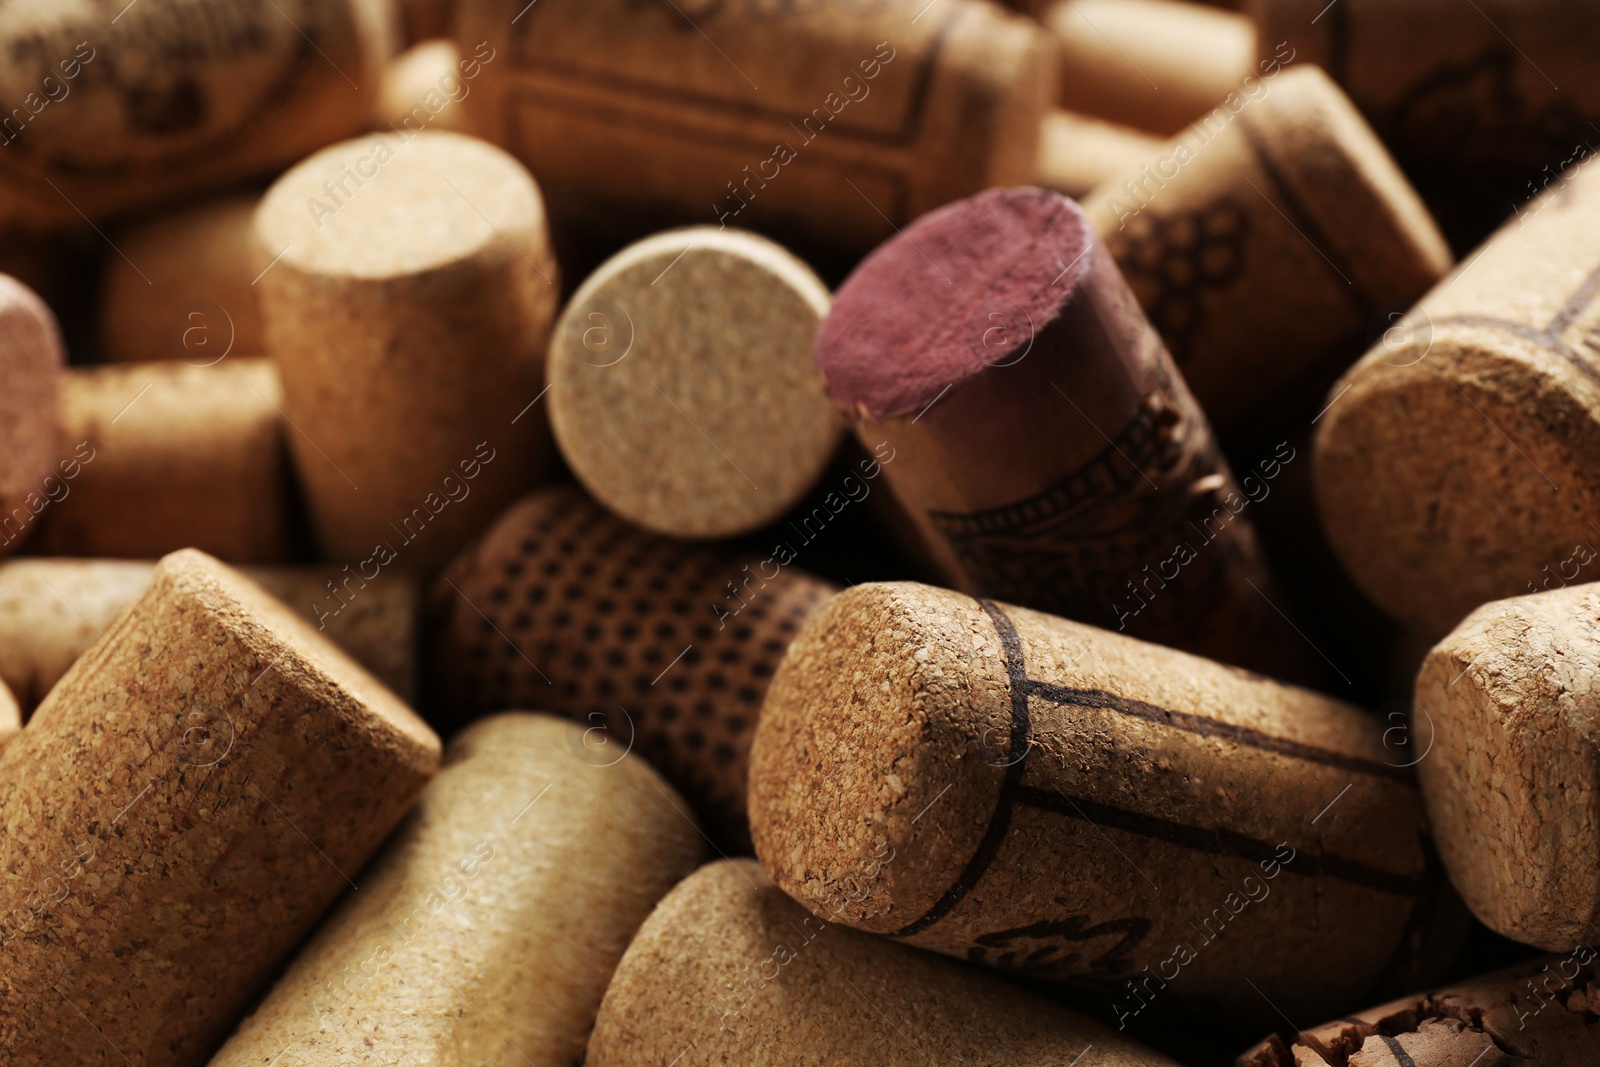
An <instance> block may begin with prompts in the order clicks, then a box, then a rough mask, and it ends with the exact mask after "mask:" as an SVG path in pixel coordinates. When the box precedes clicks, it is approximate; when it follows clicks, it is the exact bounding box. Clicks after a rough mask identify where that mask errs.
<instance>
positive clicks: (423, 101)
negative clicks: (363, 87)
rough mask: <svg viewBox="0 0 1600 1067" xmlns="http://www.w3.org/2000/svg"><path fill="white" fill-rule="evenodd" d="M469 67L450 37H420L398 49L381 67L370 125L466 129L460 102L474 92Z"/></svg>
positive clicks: (389, 128) (378, 126)
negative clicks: (418, 40) (408, 46)
mask: <svg viewBox="0 0 1600 1067" xmlns="http://www.w3.org/2000/svg"><path fill="white" fill-rule="evenodd" d="M469 69H471V68H470V67H469V66H468V61H463V60H462V58H461V50H460V49H459V48H457V47H456V44H455V42H454V41H449V40H431V41H423V42H422V43H421V44H416V45H413V46H411V47H410V48H408V49H406V50H405V51H404V52H401V53H400V54H399V55H397V56H395V57H394V58H393V59H391V60H390V61H389V63H388V65H387V66H385V67H384V68H383V90H382V91H381V92H380V93H379V94H378V102H377V105H376V108H375V110H374V111H373V123H372V125H373V127H374V128H375V129H378V130H399V129H402V128H404V129H407V130H417V131H420V130H424V129H429V130H446V131H449V132H452V133H462V132H464V131H465V129H466V121H465V119H464V118H463V117H462V114H461V108H460V106H459V105H460V102H461V101H462V100H464V99H466V98H467V96H468V95H469V94H470V93H471V92H472V82H471V81H470V80H469V79H468V78H466V77H464V75H465V74H466V72H467V70H469Z"/></svg>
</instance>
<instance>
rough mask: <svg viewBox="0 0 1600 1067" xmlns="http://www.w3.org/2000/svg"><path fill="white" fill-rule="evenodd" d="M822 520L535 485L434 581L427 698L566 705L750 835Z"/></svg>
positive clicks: (468, 710)
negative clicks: (690, 532)
mask: <svg viewBox="0 0 1600 1067" xmlns="http://www.w3.org/2000/svg"><path fill="white" fill-rule="evenodd" d="M878 470H879V468H874V467H873V466H871V465H870V464H867V465H865V466H864V467H863V468H860V469H859V470H858V474H856V475H851V476H850V477H848V478H846V479H844V480H843V481H842V482H841V485H840V491H839V493H838V494H836V495H834V496H832V497H831V498H825V499H824V505H823V507H824V508H825V507H830V506H838V507H841V508H842V507H843V506H844V504H843V503H842V501H844V500H846V499H847V497H846V496H845V494H850V496H851V497H855V498H860V497H862V496H863V494H866V493H871V492H875V491H880V490H875V489H874V487H873V483H872V478H869V477H868V476H867V472H868V471H872V472H874V473H873V475H872V477H873V478H875V477H876V473H877V471H878ZM880 484H881V483H880ZM819 511H822V509H821V508H819ZM829 518H830V516H829V515H828V513H827V512H826V511H823V513H822V514H820V515H819V514H810V515H805V516H801V517H800V518H799V519H798V520H797V521H798V522H799V523H800V524H801V525H800V526H799V527H797V528H796V530H795V531H794V532H793V536H790V537H788V538H787V539H786V540H784V541H783V542H781V543H780V544H777V545H773V546H771V548H770V549H769V550H768V551H766V552H763V553H749V552H735V551H728V550H726V549H712V548H709V547H702V546H697V545H688V544H684V543H683V542H680V541H672V540H668V539H667V538H663V537H656V536H654V535H651V534H648V533H645V532H644V531H642V530H639V529H638V528H637V527H634V526H630V525H628V524H627V523H625V522H622V521H620V520H619V519H617V518H615V517H613V516H612V515H611V514H609V513H608V512H607V511H606V510H605V509H604V508H602V507H600V506H599V505H598V504H596V503H595V502H594V501H592V500H590V499H589V498H588V497H586V496H584V495H583V493H582V492H581V491H580V490H578V489H576V488H572V487H552V488H548V489H542V490H540V491H539V492H537V493H534V494H533V495H531V496H529V497H527V498H526V499H524V500H523V501H521V502H520V503H518V504H517V505H516V506H515V507H513V508H512V509H511V510H509V511H508V512H506V514H505V515H503V516H502V517H501V518H500V519H499V521H497V522H496V523H495V524H494V525H493V526H492V527H490V528H489V530H488V531H487V532H486V533H485V534H484V535H483V538H482V540H480V541H479V542H478V543H477V544H475V545H474V546H473V547H472V548H471V549H469V550H468V551H467V552H465V553H463V554H462V556H461V557H460V558H459V559H457V560H456V561H455V562H454V563H452V564H451V565H450V567H449V569H448V570H446V571H445V573H444V575H443V576H442V577H441V578H440V579H439V581H438V582H437V583H435V585H434V587H433V590H432V592H431V594H430V596H429V610H428V626H427V640H426V644H427V647H428V649H429V675H430V678H431V680H432V683H433V688H434V692H433V693H432V694H431V695H432V701H431V703H432V705H433V706H434V707H436V708H438V709H440V711H441V714H442V715H443V716H444V717H445V718H446V719H447V720H449V721H467V720H470V719H472V718H475V717H477V716H480V715H486V714H490V713H492V712H495V711H499V710H501V709H504V708H508V707H509V708H516V707H541V708H546V709H548V710H550V711H554V712H559V713H560V714H563V715H565V716H567V717H568V718H571V719H575V720H577V721H578V722H580V723H582V724H583V725H584V726H586V727H588V728H589V729H588V732H587V733H586V735H585V737H586V738H587V743H588V745H589V747H590V750H591V753H592V754H591V758H592V759H593V760H594V761H595V762H597V763H602V764H603V763H606V762H609V761H611V760H614V759H616V758H618V757H619V756H620V754H621V753H622V752H624V751H628V750H633V751H637V752H638V753H640V754H641V755H643V756H645V757H646V758H647V759H649V760H650V762H651V763H652V764H653V765H655V766H656V767H659V768H660V769H661V771H662V773H663V774H665V775H666V776H667V779H668V780H669V781H671V782H672V783H673V785H675V786H676V787H677V788H678V789H679V790H681V791H682V792H683V794H684V796H686V797H687V798H688V799H689V802H690V803H691V804H693V805H694V808H695V810H696V811H697V812H698V813H699V814H700V817H701V819H702V820H703V821H704V822H705V824H706V827H707V829H708V830H709V831H710V832H711V833H712V835H713V836H714V837H716V838H717V839H718V840H719V841H721V842H723V843H725V844H726V845H728V846H729V847H733V848H739V849H741V850H748V848H749V841H750V838H749V824H748V821H747V819H746V816H745V778H746V775H747V773H748V767H749V759H750V740H751V738H752V737H753V736H754V734H755V726H756V720H757V717H758V716H759V715H760V714H761V700H762V697H763V696H764V695H765V693H766V689H767V683H768V682H769V681H770V680H771V678H772V673H773V671H774V670H776V669H777V666H778V662H779V660H780V659H781V658H782V657H783V653H784V650H785V649H787V648H788V647H789V642H790V641H791V640H792V639H793V637H794V635H795V634H796V633H797V632H798V631H799V629H800V626H801V624H802V623H804V622H805V620H806V619H807V618H808V617H810V615H811V614H812V612H814V611H815V610H816V608H817V606H818V605H819V604H821V603H822V602H823V601H824V600H826V599H827V598H828V597H829V596H830V595H832V593H833V592H834V588H835V587H834V586H833V585H832V584H831V583H829V582H825V581H823V580H822V579H820V578H817V577H814V576H813V575H811V574H808V573H807V572H806V571H805V570H804V569H803V568H802V566H801V565H800V564H799V563H797V562H796V560H797V559H800V560H803V558H804V553H805V551H806V546H807V544H808V543H809V540H810V539H812V538H815V537H817V536H819V535H820V534H821V532H822V531H823V529H825V528H826V527H825V524H826V523H827V522H828V521H829ZM3 573H4V572H3V571H0V574H3ZM0 655H3V650H0Z"/></svg>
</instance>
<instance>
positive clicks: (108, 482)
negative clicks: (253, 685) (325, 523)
mask: <svg viewBox="0 0 1600 1067" xmlns="http://www.w3.org/2000/svg"><path fill="white" fill-rule="evenodd" d="M61 393H62V396H61V421H62V429H63V434H64V439H65V440H66V441H68V442H71V447H72V450H73V455H75V456H76V457H77V458H78V459H79V460H81V461H82V462H81V463H78V464H74V466H76V467H77V468H78V473H77V476H76V477H74V478H72V479H70V480H67V481H63V482H62V487H61V489H60V490H59V492H60V494H61V495H60V496H59V497H58V498H57V499H55V500H54V501H53V502H52V503H51V505H50V507H49V508H48V509H46V511H45V513H44V514H43V515H42V516H41V517H40V522H39V535H38V539H37V544H38V546H39V548H40V549H42V550H43V551H44V552H47V553H51V554H54V555H63V556H114V557H121V558H124V559H149V558H153V557H156V556H160V555H161V554H163V553H166V552H175V551H177V550H178V549H180V548H198V549H200V550H201V551H203V552H208V553H211V554H212V555H215V556H217V557H219V558H221V559H225V560H227V561H228V562H230V563H274V562H278V561H281V560H284V559H287V558H288V557H289V556H290V555H291V553H292V552H293V551H294V548H295V543H296V538H297V535H298V523H299V519H298V513H297V511H296V508H297V506H298V505H297V501H296V499H295V490H294V482H293V475H292V473H291V471H290V469H289V454H288V450H287V449H286V448H285V442H284V437H285V435H286V434H289V433H291V432H292V431H291V430H290V429H289V428H288V427H287V426H285V425H284V421H283V415H282V406H281V405H282V403H283V392H282V386H281V384H280V383H279V380H278V368H277V365H276V364H275V363H274V361H272V360H270V359H259V358H257V359H228V360H224V361H223V362H221V363H218V364H216V365H215V366H209V367H207V366H192V365H186V364H185V363H184V362H182V361H179V360H159V361H155V362H152V363H129V364H122V365H119V366H107V367H87V368H75V369H73V370H71V371H69V372H68V373H67V375H66V377H65V379H64V381H63V383H62V390H61Z"/></svg>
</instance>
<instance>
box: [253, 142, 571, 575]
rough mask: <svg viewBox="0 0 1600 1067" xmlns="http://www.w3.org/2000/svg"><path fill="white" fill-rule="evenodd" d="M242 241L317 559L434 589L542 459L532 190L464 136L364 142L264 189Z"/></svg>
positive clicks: (545, 254)
mask: <svg viewBox="0 0 1600 1067" xmlns="http://www.w3.org/2000/svg"><path fill="white" fill-rule="evenodd" d="M256 238H257V240H258V241H259V242H260V243H261V245H262V246H263V247H264V248H266V249H269V250H271V251H272V252H273V253H274V254H276V253H278V252H280V251H281V252H282V258H281V259H280V260H279V261H278V263H277V264H276V265H275V266H273V267H272V269H271V270H269V271H267V272H266V273H265V274H264V275H262V277H261V280H260V281H259V282H257V283H256V288H257V289H258V290H259V291H260V299H261V314H262V320H263V322H264V324H265V327H266V332H267V344H268V347H269V349H270V350H271V352H272V354H273V355H274V356H275V357H277V360H278V364H279V366H280V368H281V369H282V373H283V391H284V410H285V412H286V414H287V415H288V417H289V419H290V420H292V422H293V424H294V426H295V428H296V431H297V432H295V433H294V434H293V435H292V437H291V438H290V446H291V449H292V451H293V455H294V459H295V467H296V469H297V471H298V472H299V475H300V479H301V481H302V483H303V484H304V486H305V489H306V495H307V498H308V501H309V505H310V510H311V517H312V523H313V526H314V528H315V531H316V534H317V537H318V539H319V541H320V544H321V547H322V549H323V552H324V554H326V555H328V556H330V557H332V558H334V559H338V560H341V561H352V562H353V561H359V560H363V559H368V558H372V557H373V556H374V555H378V556H383V557H391V556H392V557H395V558H393V559H390V560H388V561H387V562H384V561H381V560H380V566H383V565H388V563H389V562H392V563H393V565H394V566H397V567H399V568H401V569H402V570H407V571H411V572H412V573H416V574H432V573H435V572H436V571H437V570H438V568H439V567H441V566H443V565H444V564H445V563H446V562H447V561H448V560H449V559H450V558H451V557H452V556H453V555H455V553H456V552H458V551H460V549H461V548H462V546H463V545H465V544H466V542H467V541H468V540H470V539H471V537H472V536H473V535H474V534H476V533H477V532H478V531H479V530H480V529H482V528H483V526H484V525H486V524H487V523H488V522H490V521H491V520H492V519H493V517H494V516H495V515H497V514H499V513H500V511H501V510H503V509H504V508H505V507H506V506H507V505H509V504H510V503H511V501H513V500H515V499H516V498H517V496H518V495H520V494H521V493H522V492H523V491H525V490H526V489H528V488H530V487H531V486H532V485H533V484H535V483H536V482H537V480H538V479H539V478H540V477H541V476H542V475H543V474H545V473H547V472H548V470H549V468H550V466H551V464H552V463H553V460H554V455H553V451H554V450H553V448H552V446H551V444H550V441H549V430H548V427H547V426H546V424H545V421H544V420H545V416H544V410H545V409H544V406H543V405H539V404H534V401H535V400H536V399H537V398H538V396H539V393H540V390H541V389H542V387H543V385H542V378H543V361H544V349H545V343H546V340H547V337H548V334H549V330H550V323H551V320H552V319H553V317H554V314H555V304H556V288H555V283H556V279H557V271H556V266H555V260H554V258H553V257H552V254H551V251H550V243H549V231H548V229H547V226H546V219H545V212H544V204H543V201H542V200H541V198H540V195H539V189H538V187H537V186H536V185H535V184H534V181H533V178H532V176H531V175H529V174H528V172H527V170H526V169H524V168H523V167H522V165H521V164H519V163H518V162H516V160H514V159H512V158H511V157H510V156H508V155H507V154H506V153H504V152H502V151H501V150H499V149H498V148H495V147H493V146H491V145H487V144H484V143H483V142H481V141H477V140H474V139H472V138H470V137H463V136H460V135H459V134H453V133H435V132H432V131H424V132H422V133H412V132H410V131H405V130H403V131H401V132H399V133H385V134H372V135H369V136H367V137H362V138H357V139H354V140H350V141H346V142H343V143H342V144H338V145H334V146H333V147H331V148H327V149H324V150H323V151H321V152H318V153H317V154H316V155H314V156H312V157H310V158H309V159H306V160H304V161H302V162H301V163H300V164H298V165H297V166H296V167H295V168H294V169H293V170H291V171H289V172H288V173H287V174H285V175H284V176H283V177H281V178H279V179H278V181H277V182H276V183H275V184H274V185H273V187H272V189H271V190H269V191H268V193H267V195H266V197H265V198H264V199H263V200H262V202H261V208H260V210H259V211H258V212H257V215H256ZM469 471H471V472H472V473H468V472H469Z"/></svg>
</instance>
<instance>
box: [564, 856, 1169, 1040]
mask: <svg viewBox="0 0 1600 1067" xmlns="http://www.w3.org/2000/svg"><path fill="white" fill-rule="evenodd" d="M684 946H693V951H685V950H684ZM675 1056H676V1057H679V1058H680V1062H681V1063H682V1064H684V1067H699V1065H703V1064H727V1065H734V1064H750V1063H763V1064H772V1065H774V1067H802V1065H818V1067H820V1065H822V1064H836V1063H874V1064H883V1065H885V1067H913V1065H919V1064H927V1063H929V1062H938V1063H966V1064H974V1065H993V1067H999V1065H1000V1064H1016V1063H1027V1064H1038V1065H1040V1067H1069V1065H1071V1064H1074V1063H1077V1064H1079V1065H1080V1067H1171V1064H1172V1061H1171V1060H1168V1059H1167V1058H1166V1057H1165V1056H1162V1055H1160V1054H1159V1053H1156V1052H1153V1051H1151V1050H1149V1049H1145V1048H1143V1047H1141V1046H1139V1045H1138V1044H1136V1043H1135V1042H1133V1041H1130V1040H1129V1039H1127V1038H1125V1037H1122V1036H1121V1035H1119V1034H1116V1033H1113V1032H1111V1031H1110V1030H1107V1029H1105V1028H1104V1027H1101V1026H1099V1025H1097V1024H1095V1023H1093V1022H1090V1021H1089V1020H1088V1019H1085V1018H1084V1017H1083V1016H1081V1015H1078V1014H1077V1013H1075V1012H1072V1011H1069V1010H1068V1009H1066V1008H1063V1007H1061V1006H1059V1005H1057V1004H1053V1003H1051V1002H1050V1001H1047V1000H1045V999H1043V998H1042V997H1039V996H1037V995H1035V994H1032V993H1028V992H1024V991H1023V990H1020V989H1017V988H1015V987H1013V986H1010V985H1006V984H1004V983H1002V982H999V981H997V980H995V979H994V978H993V977H992V976H989V975H985V974H982V973H979V972H977V971H972V970H968V969H965V968H962V967H958V966H956V965H955V964H952V963H949V962H947V961H945V960H941V959H938V958H936V957H933V956H930V955H927V954H926V953H921V952H914V951H912V950H910V949H906V948H904V947H902V946H899V945H895V944H892V943H890V942H888V941H884V940H882V939H880V938H874V937H869V936H867V935H865V934H860V933H857V932H856V931H854V930H847V929H844V928H842V927H838V926H835V925H833V924H832V923H830V922H829V919H828V914H827V912H825V911H821V910H813V911H810V912H808V911H807V909H805V908H804V907H802V906H801V905H799V904H796V903H795V902H794V901H793V900H790V899H789V898H788V897H786V896H784V895H783V893H782V892H780V891H779V890H778V889H777V887H775V886H774V885H773V884H772V883H771V882H770V881H768V879H767V877H766V875H764V874H763V873H762V872H761V868H760V867H758V866H756V864H755V863H754V862H752V861H750V860H725V861H721V862H717V863H711V864H708V865H706V866H705V867H702V868H701V869H700V870H698V871H696V872H695V873H694V874H693V875H691V876H690V877H689V878H687V879H685V880H684V881H683V882H682V883H681V884H679V885H678V887H677V888H676V889H674V890H673V891H672V892H671V893H669V894H667V896H666V899H664V900H663V901H662V902H661V904H660V905H659V906H658V907H657V908H656V910H655V912H654V913H652V914H651V916H650V918H649V919H647V920H646V921H645V924H644V926H643V928H642V929H641V930H640V931H639V935H638V936H637V937H636V938H634V941H633V944H632V945H630V946H629V947H628V951H627V953H626V954H625V955H624V956H623V957H622V962H621V964H619V965H618V967H617V972H616V976H615V977H614V978H613V979H612V980H611V988H610V989H608V990H607V991H606V998H605V1001H604V1002H603V1003H602V1004H601V1006H600V1017H599V1019H598V1020H596V1022H595V1028H594V1037H593V1038H592V1039H591V1040H590V1042H589V1056H588V1059H587V1061H586V1062H587V1064H588V1067H646V1065H659V1064H664V1063H671V1062H672V1060H673V1057H675Z"/></svg>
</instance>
